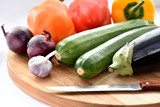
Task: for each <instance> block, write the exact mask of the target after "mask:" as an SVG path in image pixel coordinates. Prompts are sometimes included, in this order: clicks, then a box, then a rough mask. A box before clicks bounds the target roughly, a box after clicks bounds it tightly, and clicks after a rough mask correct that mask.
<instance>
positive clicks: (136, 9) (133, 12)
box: [128, 0, 145, 19]
mask: <svg viewBox="0 0 160 107" xmlns="http://www.w3.org/2000/svg"><path fill="white" fill-rule="evenodd" d="M144 3H145V1H144V0H141V1H140V2H139V3H138V4H137V5H135V6H134V7H132V8H131V9H129V11H128V14H129V19H134V18H137V17H138V16H139V14H140V11H139V9H140V8H141V7H142V5H143V4H144Z"/></svg>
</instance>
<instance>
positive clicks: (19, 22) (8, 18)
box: [0, 0, 160, 107]
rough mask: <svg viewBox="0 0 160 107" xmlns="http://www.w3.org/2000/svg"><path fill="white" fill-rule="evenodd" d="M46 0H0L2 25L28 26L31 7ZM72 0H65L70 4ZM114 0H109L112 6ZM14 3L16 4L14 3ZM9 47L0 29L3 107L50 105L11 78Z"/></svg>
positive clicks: (0, 96) (158, 7) (159, 6)
mask: <svg viewBox="0 0 160 107" xmlns="http://www.w3.org/2000/svg"><path fill="white" fill-rule="evenodd" d="M43 1H44V0H14V1H12V0H10V1H9V0H1V2H0V25H2V24H5V29H6V31H8V30H9V29H11V28H13V27H15V26H27V15H28V13H29V11H30V9H31V8H32V7H34V6H36V5H38V4H40V3H41V2H43ZM71 1H72V0H65V1H64V3H66V5H67V6H68V5H69V4H70V2H71ZM112 1H113V0H109V7H111V4H112ZM153 1H154V2H155V6H156V17H155V23H156V25H160V20H159V18H160V13H158V12H160V1H159V0H153ZM13 4H14V5H13ZM7 52H8V47H7V44H6V41H5V38H4V36H3V34H2V31H1V30H0V60H1V61H0V68H1V70H0V84H1V88H0V106H1V107H11V106H12V107H37V106H38V107H49V106H48V105H46V104H44V103H41V102H39V101H37V100H35V99H33V98H32V97H30V96H29V95H27V94H25V93H24V92H23V91H21V90H20V89H19V88H18V87H17V86H16V85H15V84H14V83H13V82H12V80H11V79H10V77H9V75H8V72H7V64H6V63H7Z"/></svg>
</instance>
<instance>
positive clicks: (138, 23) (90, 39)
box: [55, 19, 153, 65]
mask: <svg viewBox="0 0 160 107" xmlns="http://www.w3.org/2000/svg"><path fill="white" fill-rule="evenodd" d="M152 24H153V23H152ZM147 25H151V23H150V22H149V21H147V20H142V19H134V20H129V21H125V22H120V23H116V24H111V25H106V26H103V27H99V28H95V29H92V30H87V31H84V32H80V33H77V34H75V35H72V36H70V37H68V38H66V39H64V40H62V41H60V42H59V43H58V44H57V46H56V51H57V53H56V54H55V57H56V59H57V60H58V62H60V63H62V64H66V65H74V64H75V62H76V60H77V58H78V57H79V56H81V55H82V54H84V53H86V52H87V51H89V50H91V49H93V48H95V47H97V46H98V45H100V44H102V43H104V42H106V41H107V40H109V39H111V38H114V37H116V36H117V35H119V34H122V33H124V32H126V31H129V30H131V29H135V28H139V27H143V26H147Z"/></svg>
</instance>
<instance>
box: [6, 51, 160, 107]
mask: <svg viewBox="0 0 160 107" xmlns="http://www.w3.org/2000/svg"><path fill="white" fill-rule="evenodd" d="M28 60H29V58H28V57H27V56H26V55H17V54H14V53H13V52H11V51H9V52H8V60H7V61H8V62H7V65H8V72H9V75H10V77H11V79H12V80H13V82H14V83H15V84H16V85H17V86H18V87H19V88H20V89H21V90H23V91H24V92H25V93H27V94H28V95H30V96H32V97H33V98H35V99H37V100H39V101H41V102H44V103H46V104H48V105H51V106H54V107H86V106H87V107H97V106H98V107H101V106H102V107H103V106H140V107H143V106H144V107H146V106H157V107H158V105H160V92H154V91H150V92H140V91H139V92H90V93H59V94H57V93H54V92H52V91H50V90H47V89H46V88H45V87H47V86H88V85H105V84H134V83H139V82H141V81H160V58H159V59H158V60H157V61H154V62H151V60H148V61H146V62H149V64H147V63H146V64H141V65H140V66H137V67H135V68H134V71H135V72H138V73H136V74H134V75H133V76H119V75H117V74H116V73H110V72H108V71H104V72H103V73H101V74H100V75H98V76H96V77H95V78H93V79H82V78H80V77H78V76H77V75H76V74H75V72H74V68H73V67H68V66H64V65H61V64H59V63H58V62H57V61H56V60H55V59H54V58H53V60H52V62H53V70H52V72H51V73H50V75H49V76H48V77H46V78H44V79H41V78H38V77H36V76H34V75H32V74H31V73H30V72H29V68H28V65H27V63H28ZM142 71H146V72H142Z"/></svg>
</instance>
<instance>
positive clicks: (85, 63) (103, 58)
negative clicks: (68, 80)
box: [75, 26, 158, 78]
mask: <svg viewBox="0 0 160 107" xmlns="http://www.w3.org/2000/svg"><path fill="white" fill-rule="evenodd" d="M156 28H158V27H157V26H148V27H141V28H137V29H134V30H131V31H128V32H125V33H123V34H121V35H119V36H117V37H115V38H113V39H111V40H109V41H107V42H105V43H103V44H101V45H99V46H98V47H96V48H94V49H92V50H90V51H88V52H87V53H85V54H83V55H82V56H80V57H79V58H78V59H77V61H76V64H75V71H76V73H77V74H78V75H79V76H80V77H82V78H93V77H95V76H96V75H98V74H99V73H101V72H102V71H104V70H106V69H107V68H108V66H109V65H110V64H111V62H112V57H113V55H114V54H115V52H116V51H117V50H118V49H120V48H121V47H122V46H124V45H125V44H126V43H127V42H130V41H132V40H134V39H135V38H137V37H139V36H141V35H142V34H144V33H146V32H148V31H151V30H153V29H156Z"/></svg>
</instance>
